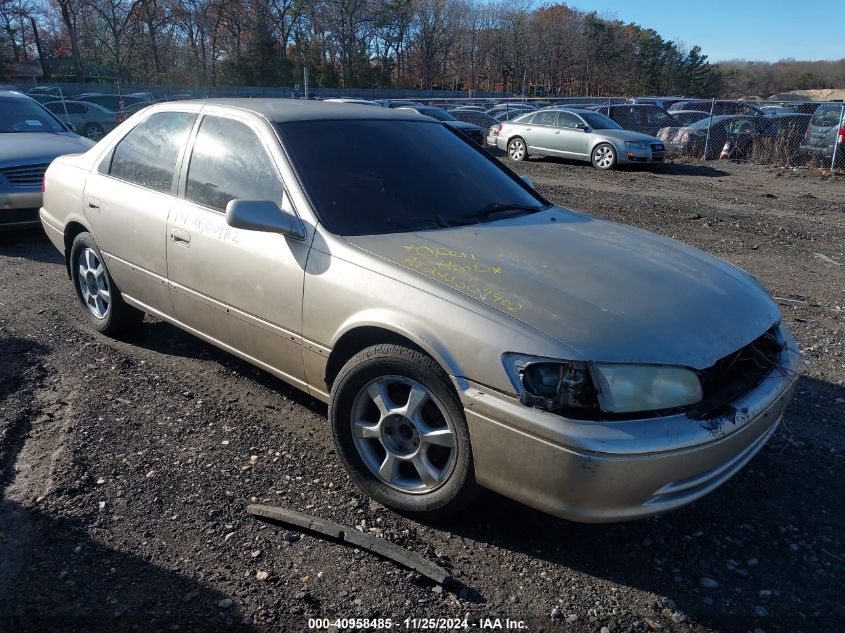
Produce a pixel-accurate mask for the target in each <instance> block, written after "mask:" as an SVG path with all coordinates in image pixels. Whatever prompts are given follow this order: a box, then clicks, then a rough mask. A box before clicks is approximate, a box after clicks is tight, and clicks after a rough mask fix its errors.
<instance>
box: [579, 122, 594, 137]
mask: <svg viewBox="0 0 845 633" xmlns="http://www.w3.org/2000/svg"><path fill="white" fill-rule="evenodd" d="M577 127H578V129H579V130H582V131H583V132H585V133H587V134H589V133H590V132H592V131H593V128H591V127H590V126H589V125H587V124H586V123H579V124H578V126H577Z"/></svg>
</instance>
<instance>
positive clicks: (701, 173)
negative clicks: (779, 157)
mask: <svg viewBox="0 0 845 633" xmlns="http://www.w3.org/2000/svg"><path fill="white" fill-rule="evenodd" d="M530 162H532V163H533V162H544V163H552V164H557V165H566V166H569V167H579V168H583V169H595V167H593V166H592V165H591V164H590V163H588V162H586V161H583V160H572V159H568V158H560V157H557V156H538V157H536V158H531V159H530ZM613 171H615V172H617V173H626V172H633V171H639V172H651V173H653V174H659V175H665V176H698V177H704V178H723V177H725V176H730V175H731V174H730V173H729V172H727V171H724V170H722V169H716V168H715V167H710V166H708V165H700V164H693V163H673V162H667V163H651V164H649V165H620V166H619V167H617V168H616V169H615V170H613Z"/></svg>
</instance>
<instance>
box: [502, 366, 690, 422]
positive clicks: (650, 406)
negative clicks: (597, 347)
mask: <svg viewBox="0 0 845 633" xmlns="http://www.w3.org/2000/svg"><path fill="white" fill-rule="evenodd" d="M503 361H504V364H505V369H506V371H507V373H508V376H509V377H510V379H511V382H512V383H513V384H514V387H516V389H517V393H518V394H519V399H520V402H522V403H523V404H524V405H526V406H529V407H533V408H535V409H541V410H543V411H550V412H552V413H558V414H560V415H564V416H568V417H573V418H595V417H598V414H599V413H601V412H604V413H608V414H612V415H619V414H623V415H624V414H630V413H636V412H649V411H662V410H666V409H675V408H679V407H684V406H688V405H691V404H695V403H696V402H699V401H701V399H702V397H703V394H702V389H701V381H700V380H699V378H698V374H696V372H694V371H692V370H690V369H686V368H685V367H673V366H668V365H635V364H630V363H586V362H572V361H560V360H553V359H547V358H538V357H533V356H523V355H519V354H505V355H504V357H503Z"/></svg>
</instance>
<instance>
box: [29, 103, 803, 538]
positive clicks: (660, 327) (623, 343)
mask: <svg viewBox="0 0 845 633" xmlns="http://www.w3.org/2000/svg"><path fill="white" fill-rule="evenodd" d="M421 139H422V141H421ZM373 147H377V148H378V151H372V148H373ZM479 183H483V186H479ZM41 219H42V223H43V226H44V229H45V231H46V232H47V234H48V235H49V237H50V239H51V240H52V242H53V244H55V246H56V248H58V249H59V250H60V251H61V252H62V253H64V255H65V258H66V261H67V266H68V271H69V273H70V277H71V280H72V285H73V289H74V292H75V293H76V297H77V298H78V300H79V304H80V306H81V308H82V311H83V313H84V314H85V317H86V318H87V320H88V321H89V322H90V324H91V325H92V326H93V327H94V328H95V329H97V330H98V331H100V332H102V333H105V334H108V335H112V334H116V333H118V332H120V331H122V330H126V329H128V328H132V327H136V326H138V324H139V323H140V321H141V319H142V317H143V315H144V313H148V314H151V315H154V316H155V317H157V318H159V319H162V320H164V321H167V322H169V323H172V324H174V325H175V326H177V327H180V328H183V329H185V330H186V331H188V332H191V333H193V334H195V335H196V336H198V337H200V338H202V339H204V340H206V341H208V342H210V343H212V344H213V345H217V346H219V347H221V348H222V349H224V350H227V351H229V352H231V353H233V354H235V355H237V356H240V357H241V358H243V359H246V360H247V361H249V362H251V363H253V364H255V365H256V366H258V367H260V368H262V369H265V370H266V371H268V372H270V373H272V374H274V375H276V376H278V377H280V378H282V379H284V380H286V381H288V382H290V383H291V384H293V385H295V386H297V387H299V388H301V389H303V390H305V391H307V392H308V393H310V394H312V395H313V396H314V397H316V398H319V399H320V400H323V401H325V402H327V403H328V404H329V421H330V426H331V428H330V429H329V428H327V429H326V432H327V433H329V432H330V433H332V435H333V438H334V442H335V447H336V449H337V454H338V457H339V458H340V460H341V461H342V463H343V465H344V466H345V467H346V469H347V470H348V472H349V474H350V476H351V477H352V479H353V481H354V482H355V483H356V484H357V485H358V486H360V488H361V489H362V490H364V491H365V492H366V493H367V494H369V495H371V496H372V497H373V498H375V499H376V500H378V501H379V502H380V503H382V504H385V505H387V506H389V507H392V508H395V509H397V510H401V511H404V512H408V513H417V514H429V515H432V514H447V513H449V512H454V511H457V510H459V509H461V508H463V507H465V506H466V505H467V504H468V503H470V502H471V501H472V499H473V498H474V497H475V495H476V493H477V491H478V489H479V487H482V486H483V487H486V488H490V489H492V490H495V491H498V492H500V493H502V494H504V495H507V496H509V497H512V498H514V499H517V500H519V501H522V502H524V503H526V504H528V505H530V506H533V507H535V508H539V509H541V510H544V511H546V512H550V513H552V514H555V515H558V516H562V517H566V518H569V519H573V520H578V521H592V522H599V521H616V520H622V519H631V518H636V517H643V516H648V515H652V514H657V513H661V512H665V511H668V510H671V509H673V508H677V507H680V506H682V505H684V504H686V503H689V502H691V501H693V500H695V499H697V498H699V497H701V496H702V495H704V494H706V493H708V492H710V491H711V490H713V489H714V488H716V487H717V486H719V485H720V484H722V483H723V482H725V481H726V480H727V479H728V478H730V477H731V476H732V475H733V474H735V473H736V472H737V471H738V470H739V469H740V468H742V466H744V465H745V464H746V463H747V462H748V461H749V460H750V459H751V458H752V457H753V456H754V455H755V454H756V453H757V451H759V450H760V448H761V447H762V446H763V444H764V443H765V442H766V441H767V440H768V439H769V437H771V435H772V434H773V433H774V432H775V430H776V429H777V427H778V424H779V422H780V420H781V417H782V415H783V411H784V408H785V407H786V405H787V403H788V402H789V399H790V396H791V394H792V390H793V386H794V384H795V381H796V377H797V374H796V371H797V368H798V354H797V351H796V344H795V341H794V339H793V338H792V336H791V335H790V333H789V331H788V330H787V329H786V327H785V326H784V325H783V324H782V323H781V316H780V313H779V311H778V308H777V306H776V305H775V303H774V302H773V301H772V300H771V298H770V297H769V296H768V295H767V294H766V292H765V291H764V290H763V288H762V287H761V286H760V285H759V284H758V283H757V282H756V281H755V280H754V278H752V277H751V276H750V275H748V274H746V273H744V272H743V271H741V270H739V269H737V268H734V267H733V266H731V265H729V264H727V263H726V262H724V261H722V260H720V259H717V258H715V257H711V256H709V255H707V254H705V253H702V252H701V251H697V250H695V249H693V248H691V247H689V246H686V245H684V244H680V243H678V242H673V241H672V240H669V239H666V238H663V237H659V236H657V235H652V234H649V233H646V232H644V231H640V230H637V229H633V228H629V227H627V226H624V225H621V224H615V223H612V222H606V221H602V220H597V219H595V218H592V217H590V216H587V215H584V214H581V213H576V212H574V211H570V210H568V209H562V208H560V207H557V206H555V205H553V204H551V203H550V202H548V201H546V200H545V199H544V198H543V197H542V196H541V195H539V194H538V193H537V192H536V191H534V190H533V189H531V188H530V187H529V186H528V185H527V184H526V183H525V182H524V181H523V180H522V179H521V178H519V177H518V176H516V175H515V174H514V173H513V172H511V171H510V170H509V169H507V168H506V167H505V166H504V165H503V164H502V163H501V162H499V161H498V160H496V159H495V158H494V157H492V156H490V155H489V153H487V152H485V151H484V150H483V149H481V148H480V147H478V145H476V144H475V143H473V142H472V141H470V140H469V139H467V138H466V137H465V136H463V135H461V134H459V133H457V132H455V131H454V130H452V129H451V128H450V127H449V126H447V125H444V124H442V123H440V122H437V121H434V120H433V119H431V118H429V117H424V116H421V115H418V114H415V113H412V112H402V111H396V110H391V109H388V108H373V107H369V106H354V105H348V104H331V103H313V102H305V101H289V100H283V99H232V100H227V99H223V100H214V101H182V102H173V103H168V104H158V105H154V106H150V107H149V108H145V109H144V110H142V111H141V112H139V113H138V114H136V115H134V116H133V117H132V118H131V119H129V120H128V121H127V122H126V123H125V124H124V125H122V126H121V127H119V128H118V129H117V130H115V131H114V132H112V133H111V134H109V135H108V136H106V137H105V138H104V139H103V140H102V141H101V142H100V143H98V144H97V145H96V146H95V147H94V148H92V149H91V150H90V151H88V152H87V153H86V154H83V155H79V156H73V157H63V158H59V159H57V160H56V161H55V162H54V163H53V164H52V165H51V166H50V168H49V170H48V171H47V175H46V191H45V197H44V207H43V209H42V210H41ZM185 424H189V422H185ZM737 502H738V503H739V502H740V501H737ZM755 502H756V500H745V501H743V503H755Z"/></svg>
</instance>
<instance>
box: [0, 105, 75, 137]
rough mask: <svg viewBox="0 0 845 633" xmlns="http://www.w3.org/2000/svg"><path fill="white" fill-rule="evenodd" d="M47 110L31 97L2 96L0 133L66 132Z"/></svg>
mask: <svg viewBox="0 0 845 633" xmlns="http://www.w3.org/2000/svg"><path fill="white" fill-rule="evenodd" d="M66 131H67V130H66V129H65V128H64V127H63V126H62V124H61V123H59V122H58V121H57V120H56V119H55V118H54V117H53V116H52V115H51V114H50V113H49V112H48V111H47V110H45V109H44V108H43V107H42V106H40V105H39V104H38V103H36V102H35V101H32V100H31V99H23V98H17V97H14V98H0V133H2V134H8V133H13V132H66Z"/></svg>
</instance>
